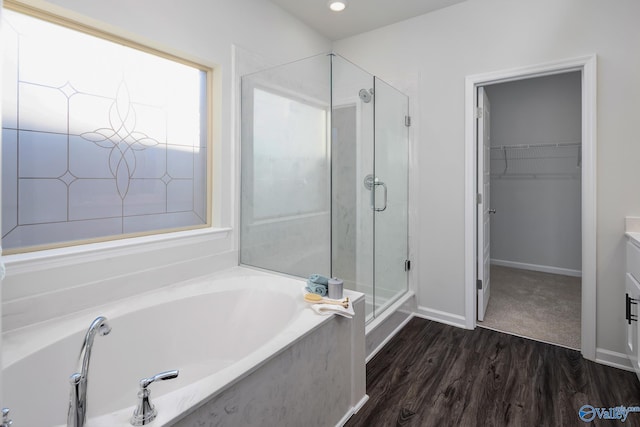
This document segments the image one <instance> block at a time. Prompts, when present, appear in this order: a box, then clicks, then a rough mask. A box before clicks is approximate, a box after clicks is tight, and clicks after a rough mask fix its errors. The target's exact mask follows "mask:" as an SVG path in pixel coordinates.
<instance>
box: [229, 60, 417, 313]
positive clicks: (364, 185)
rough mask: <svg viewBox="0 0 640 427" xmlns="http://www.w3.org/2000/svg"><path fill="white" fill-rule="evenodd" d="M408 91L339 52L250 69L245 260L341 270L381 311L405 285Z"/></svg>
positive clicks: (246, 79) (301, 270) (245, 90)
mask: <svg viewBox="0 0 640 427" xmlns="http://www.w3.org/2000/svg"><path fill="white" fill-rule="evenodd" d="M408 108H409V100H408V98H407V96H405V95H404V94H402V93H401V92H399V91H398V90H396V89H394V88H393V87H391V86H390V85H388V84H387V83H385V82H383V81H382V80H380V79H379V78H377V77H375V76H373V75H371V74H369V73H368V72H366V71H364V70H362V69H361V68H359V67H357V66H355V65H354V64H352V63H351V62H349V61H347V60H345V59H344V58H342V57H340V56H338V55H335V54H329V55H318V56H314V57H311V58H307V59H304V60H300V61H297V62H294V63H290V64H286V65H282V66H279V67H275V68H271V69H268V70H264V71H260V72H257V73H253V74H250V75H246V76H243V78H242V129H241V132H242V174H241V175H242V185H241V244H240V262H241V263H242V264H246V265H251V266H256V267H260V268H264V269H268V270H274V271H279V272H283V273H287V274H291V275H295V276H300V277H307V276H309V275H310V274H312V273H319V274H322V275H331V276H336V277H340V278H342V279H343V280H344V281H345V286H346V287H347V288H350V289H354V290H357V291H360V292H364V293H365V294H366V301H367V317H368V319H372V318H373V317H376V316H377V315H379V314H380V313H381V312H382V311H384V310H385V308H387V307H388V306H390V305H391V304H393V302H395V301H396V300H398V298H400V297H401V296H402V295H403V294H404V293H405V292H406V291H407V288H408V284H407V282H408V280H407V277H408V275H407V265H408V263H407V262H406V261H407V259H408V255H407V254H408V242H407V230H408V208H407V205H408V191H407V189H408V157H409V156H408V147H409V138H408V128H407V124H408V123H407V118H408V115H409V112H408Z"/></svg>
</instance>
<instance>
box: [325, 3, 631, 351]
mask: <svg viewBox="0 0 640 427" xmlns="http://www.w3.org/2000/svg"><path fill="white" fill-rule="evenodd" d="M638 16H640V2H637V1H635V0H620V1H616V2H605V1H601V0H563V1H556V0H535V1H534V0H518V1H513V0H468V1H466V2H463V3H459V4H457V5H454V6H451V7H449V8H446V9H442V10H439V11H436V12H433V13H431V14H427V15H423V16H420V17H417V18H414V19H411V20H408V21H404V22H401V23H398V24H394V25H391V26H388V27H385V28H382V29H379V30H376V31H372V32H369V33H365V34H361V35H358V36H355V37H352V38H348V39H345V40H341V41H338V42H337V43H335V45H334V50H335V51H336V52H337V53H340V54H342V55H344V56H346V57H347V58H349V59H351V60H352V61H354V62H355V63H357V64H359V65H360V66H362V67H364V68H365V69H368V70H370V71H371V72H373V73H375V74H377V75H379V76H381V77H382V78H385V79H386V80H388V81H389V82H390V83H392V84H394V85H396V86H399V83H397V82H402V81H403V80H407V79H412V78H413V76H415V75H419V76H420V80H419V85H418V87H417V90H416V91H415V92H413V93H410V95H411V96H412V102H413V100H415V99H417V100H418V101H419V102H420V110H419V114H418V115H417V116H416V115H415V114H414V121H413V123H414V126H415V127H417V128H418V129H419V131H418V132H419V138H418V139H416V140H415V141H414V142H415V144H416V145H417V146H419V148H420V151H419V153H418V156H419V158H418V160H417V164H418V168H419V178H418V182H419V185H417V186H416V187H414V188H415V190H414V192H413V193H412V200H415V201H416V202H417V203H418V210H419V212H418V218H420V224H419V229H420V237H419V241H418V245H419V258H418V259H417V260H416V261H417V262H416V263H415V266H416V267H417V268H419V269H420V273H419V277H420V282H419V284H418V292H419V301H418V305H419V306H420V307H421V308H422V310H423V311H425V310H428V311H429V312H431V313H434V312H440V314H441V315H442V316H443V317H447V316H448V317H449V318H452V319H458V320H460V323H463V320H464V303H465V295H464V202H465V201H464V177H465V170H464V155H465V152H464V79H465V76H467V75H472V74H480V73H487V72H492V71H498V70H505V69H510V68H515V67H521V66H527V65H533V64H541V63H545V62H550V61H556V60H560V59H565V58H572V57H577V56H582V55H586V54H591V53H596V54H597V55H598V70H597V76H598V81H597V84H598V101H597V102H598V104H597V118H598V134H597V144H598V150H597V155H598V157H597V165H598V174H597V187H598V195H597V215H598V216H597V254H598V255H597V256H598V258H597V313H596V315H597V347H599V348H600V349H605V350H609V351H613V352H618V353H623V352H624V333H623V331H624V324H623V322H624V316H623V315H622V310H623V306H622V304H623V299H624V236H623V232H624V230H623V227H624V225H623V224H624V221H623V219H624V217H625V215H636V214H638V213H640V198H638V197H637V193H638V192H637V186H638V184H637V183H638V182H640V168H638V167H637V163H638V160H639V159H640V144H638V136H637V129H636V123H637V120H638V118H637V116H638V107H637V106H638V105H640V77H639V76H640V56H639V55H637V52H639V51H640V26H639V25H638Z"/></svg>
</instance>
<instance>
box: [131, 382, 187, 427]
mask: <svg viewBox="0 0 640 427" xmlns="http://www.w3.org/2000/svg"><path fill="white" fill-rule="evenodd" d="M178 373H179V372H178V371H177V370H175V371H166V372H160V373H159V374H157V375H154V376H152V377H149V378H143V379H141V380H140V391H139V392H138V397H139V398H140V399H139V400H138V406H137V407H136V409H135V410H134V411H133V416H132V417H131V425H134V426H144V425H147V424H149V423H150V422H151V421H153V420H155V418H156V416H157V415H158V411H157V410H156V408H155V407H154V406H153V405H152V404H151V401H150V400H149V394H150V391H149V390H148V389H147V387H149V385H150V384H151V383H153V382H155V381H164V380H172V379H174V378H177V377H178Z"/></svg>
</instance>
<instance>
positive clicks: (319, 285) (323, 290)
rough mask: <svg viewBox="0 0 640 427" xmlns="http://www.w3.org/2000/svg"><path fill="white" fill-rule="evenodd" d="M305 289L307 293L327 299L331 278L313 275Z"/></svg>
mask: <svg viewBox="0 0 640 427" xmlns="http://www.w3.org/2000/svg"><path fill="white" fill-rule="evenodd" d="M305 289H306V290H307V292H311V293H313V294H318V295H320V296H323V297H325V296H327V293H328V292H329V278H328V277H324V276H321V275H320V274H312V275H311V276H309V278H308V279H307V287H306V288H305Z"/></svg>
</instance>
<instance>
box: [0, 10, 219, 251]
mask: <svg viewBox="0 0 640 427" xmlns="http://www.w3.org/2000/svg"><path fill="white" fill-rule="evenodd" d="M2 24H3V25H2V48H3V52H4V57H3V64H2V67H3V76H2V247H3V248H4V249H5V251H9V252H10V253H11V252H14V253H15V252H23V251H28V250H34V249H40V248H47V247H55V246H64V245H69V244H76V243H83V242H87V241H95V240H107V239H115V238H121V237H130V236H134V235H139V234H151V233H157V232H164V231H174V230H179V229H187V228H196V227H204V226H207V225H208V224H209V223H210V221H209V215H210V214H209V211H210V210H209V203H208V194H209V189H208V187H209V185H208V183H209V179H208V175H209V174H208V160H207V159H208V157H209V154H208V153H209V151H210V149H209V144H208V139H209V138H208V134H209V129H208V127H209V120H208V117H209V112H208V105H209V99H208V94H209V91H208V87H209V83H208V82H209V80H210V74H211V70H209V69H207V68H205V67H202V66H198V65H197V64H192V63H189V62H187V61H184V60H180V59H177V58H172V57H170V56H168V55H163V54H157V53H151V50H150V49H144V48H140V47H138V46H134V45H133V44H132V43H128V42H124V41H122V40H119V39H116V38H115V37H113V36H107V35H104V34H99V33H98V32H91V34H89V33H88V32H84V31H79V30H76V29H72V28H70V27H68V26H63V25H58V24H54V23H52V22H48V21H47V20H43V19H40V18H36V17H34V16H30V15H26V14H23V13H20V12H18V11H13V10H7V9H5V10H3V23H2Z"/></svg>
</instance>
